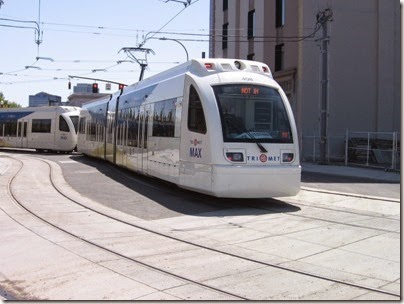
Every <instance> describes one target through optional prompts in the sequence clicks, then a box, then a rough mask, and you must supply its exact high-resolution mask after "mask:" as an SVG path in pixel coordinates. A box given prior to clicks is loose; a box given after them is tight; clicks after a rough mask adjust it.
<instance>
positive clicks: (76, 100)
mask: <svg viewBox="0 0 404 304" xmlns="http://www.w3.org/2000/svg"><path fill="white" fill-rule="evenodd" d="M97 91H98V90H97ZM107 95H109V94H105V93H93V84H88V83H78V84H77V85H76V86H74V87H73V94H72V95H70V96H69V97H67V99H68V105H69V106H72V107H81V106H82V105H83V104H85V103H87V102H90V101H92V100H95V99H98V98H101V97H104V96H107Z"/></svg>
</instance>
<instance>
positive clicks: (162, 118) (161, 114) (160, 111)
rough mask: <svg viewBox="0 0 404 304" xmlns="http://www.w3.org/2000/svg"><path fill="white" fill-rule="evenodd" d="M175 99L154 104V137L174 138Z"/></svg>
mask: <svg viewBox="0 0 404 304" xmlns="http://www.w3.org/2000/svg"><path fill="white" fill-rule="evenodd" d="M175 101H176V100H175V99H169V100H164V101H159V102H156V103H155V104H154V116H153V136H161V137H174V129H175V128H174V127H175Z"/></svg>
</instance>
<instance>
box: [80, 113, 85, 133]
mask: <svg viewBox="0 0 404 304" xmlns="http://www.w3.org/2000/svg"><path fill="white" fill-rule="evenodd" d="M79 133H80V134H85V133H86V117H81V118H80V124H79Z"/></svg>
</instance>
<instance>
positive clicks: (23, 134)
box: [17, 120, 28, 148]
mask: <svg viewBox="0 0 404 304" xmlns="http://www.w3.org/2000/svg"><path fill="white" fill-rule="evenodd" d="M27 128H28V122H27V121H24V120H22V121H19V122H18V131H17V137H18V139H17V140H18V142H19V144H20V147H21V148H28V138H27Z"/></svg>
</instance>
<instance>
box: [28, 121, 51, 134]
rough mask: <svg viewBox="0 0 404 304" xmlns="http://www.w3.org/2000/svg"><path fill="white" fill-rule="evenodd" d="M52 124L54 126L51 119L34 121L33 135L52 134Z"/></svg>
mask: <svg viewBox="0 0 404 304" xmlns="http://www.w3.org/2000/svg"><path fill="white" fill-rule="evenodd" d="M51 124H52V120H51V119H33V120H32V133H50V132H51Z"/></svg>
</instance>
